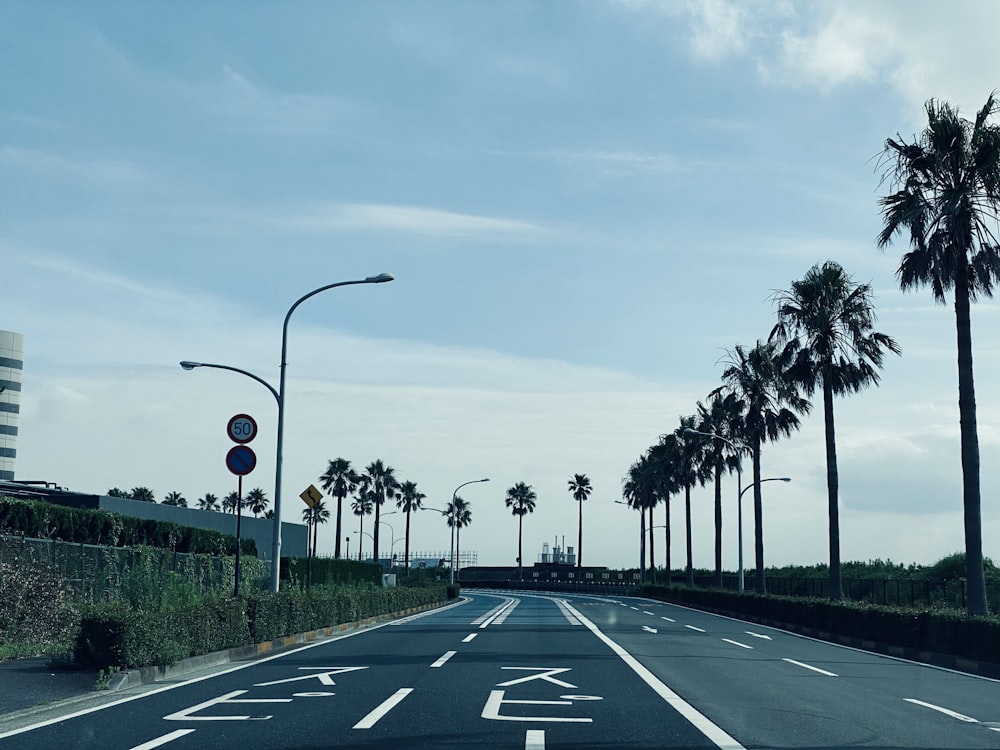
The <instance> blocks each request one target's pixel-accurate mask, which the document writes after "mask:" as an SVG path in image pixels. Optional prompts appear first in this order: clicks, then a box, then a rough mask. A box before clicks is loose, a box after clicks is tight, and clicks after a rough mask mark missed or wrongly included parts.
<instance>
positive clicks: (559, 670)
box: [497, 667, 576, 703]
mask: <svg viewBox="0 0 1000 750" xmlns="http://www.w3.org/2000/svg"><path fill="white" fill-rule="evenodd" d="M500 669H511V670H516V671H521V672H538V674H532V675H528V676H527V677H519V678H518V679H516V680H508V681H507V682H498V683H497V687H511V686H513V685H520V684H521V683H523V682H531V681H532V680H545V681H546V682H551V683H552V684H553V685H558V686H559V687H564V688H570V689H571V690H576V685H573V684H570V683H569V682H563V681H562V680H557V679H556V678H555V676H554V675H557V674H563V673H564V672H569V671H570V670H571V669H572V667H500ZM500 692H503V691H500ZM507 702H508V703H510V701H507Z"/></svg>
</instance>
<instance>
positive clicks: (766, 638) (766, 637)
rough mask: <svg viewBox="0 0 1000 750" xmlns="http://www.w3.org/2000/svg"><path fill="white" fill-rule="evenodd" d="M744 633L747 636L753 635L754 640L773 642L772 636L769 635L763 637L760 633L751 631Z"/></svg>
mask: <svg viewBox="0 0 1000 750" xmlns="http://www.w3.org/2000/svg"><path fill="white" fill-rule="evenodd" d="M743 632H744V633H746V634H747V635H752V636H753V637H754V638H763V639H764V640H765V641H769V640H771V636H769V635H761V634H760V633H751V632H750V631H749V630H744V631H743Z"/></svg>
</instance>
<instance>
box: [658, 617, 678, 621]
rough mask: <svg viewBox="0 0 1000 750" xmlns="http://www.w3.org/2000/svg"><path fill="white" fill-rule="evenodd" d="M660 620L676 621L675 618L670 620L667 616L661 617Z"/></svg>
mask: <svg viewBox="0 0 1000 750" xmlns="http://www.w3.org/2000/svg"><path fill="white" fill-rule="evenodd" d="M660 619H661V620H666V621H667V622H677V620H671V619H670V618H669V617H661V618H660Z"/></svg>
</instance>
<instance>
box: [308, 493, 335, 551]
mask: <svg viewBox="0 0 1000 750" xmlns="http://www.w3.org/2000/svg"><path fill="white" fill-rule="evenodd" d="M309 510H311V511H312V514H311V515H312V518H311V519H310V520H311V521H312V555H313V557H315V556H316V541H317V535H318V531H319V526H320V524H321V523H326V522H327V521H329V520H330V510H329V509H328V508H327V507H326V503H324V502H323V501H322V500H320V501H319V502H318V503H316V504H315V505H314V506H313V507H312V508H310V509H309Z"/></svg>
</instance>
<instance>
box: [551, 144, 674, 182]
mask: <svg viewBox="0 0 1000 750" xmlns="http://www.w3.org/2000/svg"><path fill="white" fill-rule="evenodd" d="M532 155H533V156H535V157H537V158H540V159H547V160H551V161H556V162H559V163H560V164H564V165H567V166H574V167H580V166H582V167H585V168H587V169H592V170H596V171H597V172H599V173H601V174H603V175H605V176H612V177H628V176H632V175H636V174H643V173H654V174H662V173H668V172H679V171H683V170H687V169H690V168H692V166H693V165H692V164H690V163H687V162H685V161H684V160H681V159H678V158H677V157H675V156H673V155H671V154H664V153H642V152H637V151H600V150H594V151H570V150H567V149H549V150H545V151H535V152H533V154H532Z"/></svg>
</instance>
